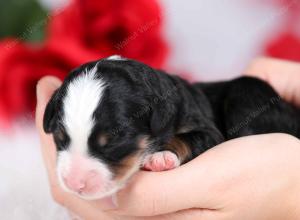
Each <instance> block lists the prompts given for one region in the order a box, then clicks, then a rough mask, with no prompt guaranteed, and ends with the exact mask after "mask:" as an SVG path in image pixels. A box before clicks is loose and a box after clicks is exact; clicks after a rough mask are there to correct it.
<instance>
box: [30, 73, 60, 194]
mask: <svg viewBox="0 0 300 220" xmlns="http://www.w3.org/2000/svg"><path fill="white" fill-rule="evenodd" d="M60 84H61V82H60V81H59V80H58V79H57V78H55V77H50V76H47V77H44V78H42V79H41V80H40V81H39V82H38V84H37V88H36V92H37V107H36V117H35V121H36V127H37V129H38V132H39V136H40V142H41V151H42V155H43V158H44V162H45V166H46V169H47V173H48V178H49V182H50V184H51V189H52V190H56V189H55V188H56V187H57V181H56V173H55V161H56V147H55V145H54V142H53V139H52V136H51V135H47V134H46V133H45V132H44V129H43V116H44V111H45V108H46V105H47V103H48V101H49V99H50V98H51V95H52V94H53V92H54V91H55V90H56V89H57V88H58V87H59V86H60Z"/></svg>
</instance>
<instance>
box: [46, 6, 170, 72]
mask: <svg viewBox="0 0 300 220" xmlns="http://www.w3.org/2000/svg"><path fill="white" fill-rule="evenodd" d="M161 18H162V17H161V14H160V8H159V5H158V3H157V1H154V0H152V1H149V0H101V1H99V0H89V1H83V0H74V1H73V2H72V4H70V5H69V6H68V7H67V8H66V9H65V10H63V11H61V12H57V13H56V15H54V16H53V17H52V19H51V20H50V25H49V29H48V31H49V38H48V44H49V45H50V46H53V47H55V48H56V50H65V49H64V48H65V47H66V45H68V47H71V48H73V49H75V48H78V49H80V50H79V51H78V53H86V54H88V55H89V56H90V57H91V58H93V59H96V58H99V56H102V57H106V56H109V55H112V54H119V55H123V56H125V57H128V58H133V59H138V60H140V61H142V62H145V63H147V64H149V65H151V66H154V67H161V66H162V65H163V64H164V62H165V60H166V55H167V46H166V43H165V41H164V40H163V38H162V36H161V35H162V33H161V28H162V19H161ZM84 50H85V51H84ZM74 52H75V50H74ZM76 54H77V53H75V54H73V56H76ZM79 56H80V54H79Z"/></svg>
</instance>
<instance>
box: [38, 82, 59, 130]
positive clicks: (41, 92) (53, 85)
mask: <svg viewBox="0 0 300 220" xmlns="http://www.w3.org/2000/svg"><path fill="white" fill-rule="evenodd" d="M60 85H61V81H60V80H59V79H58V78H56V77H53V76H46V77H43V78H42V79H40V81H39V82H38V84H37V87H36V93H37V94H36V95H37V107H36V125H37V127H38V129H39V131H40V132H41V134H43V132H42V131H43V129H42V128H43V116H44V112H45V108H46V105H47V103H48V101H49V100H50V98H51V96H52V94H53V93H54V91H55V90H56V89H58V88H59V87H60Z"/></svg>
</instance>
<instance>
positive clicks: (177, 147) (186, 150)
mask: <svg viewBox="0 0 300 220" xmlns="http://www.w3.org/2000/svg"><path fill="white" fill-rule="evenodd" d="M166 150H170V151H172V152H175V153H176V154H177V156H178V157H179V160H180V162H181V163H184V162H186V161H187V160H188V159H189V158H190V157H191V154H192V152H191V149H190V147H189V146H188V145H187V144H186V143H185V142H184V141H182V140H180V139H179V138H177V137H174V138H172V139H171V140H170V141H169V143H168V144H167V145H166Z"/></svg>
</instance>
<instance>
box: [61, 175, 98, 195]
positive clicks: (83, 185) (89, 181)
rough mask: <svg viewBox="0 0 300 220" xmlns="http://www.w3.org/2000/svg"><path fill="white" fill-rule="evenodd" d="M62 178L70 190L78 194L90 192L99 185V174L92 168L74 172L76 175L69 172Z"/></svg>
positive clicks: (95, 189)
mask: <svg viewBox="0 0 300 220" xmlns="http://www.w3.org/2000/svg"><path fill="white" fill-rule="evenodd" d="M63 180H64V182H65V184H66V186H67V187H68V188H69V189H70V190H72V191H74V192H77V193H79V194H82V193H84V194H90V193H93V192H94V191H97V190H99V189H100V187H101V178H100V174H98V173H97V172H96V171H94V170H90V171H87V172H81V173H76V175H72V174H69V175H67V176H66V177H63Z"/></svg>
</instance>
